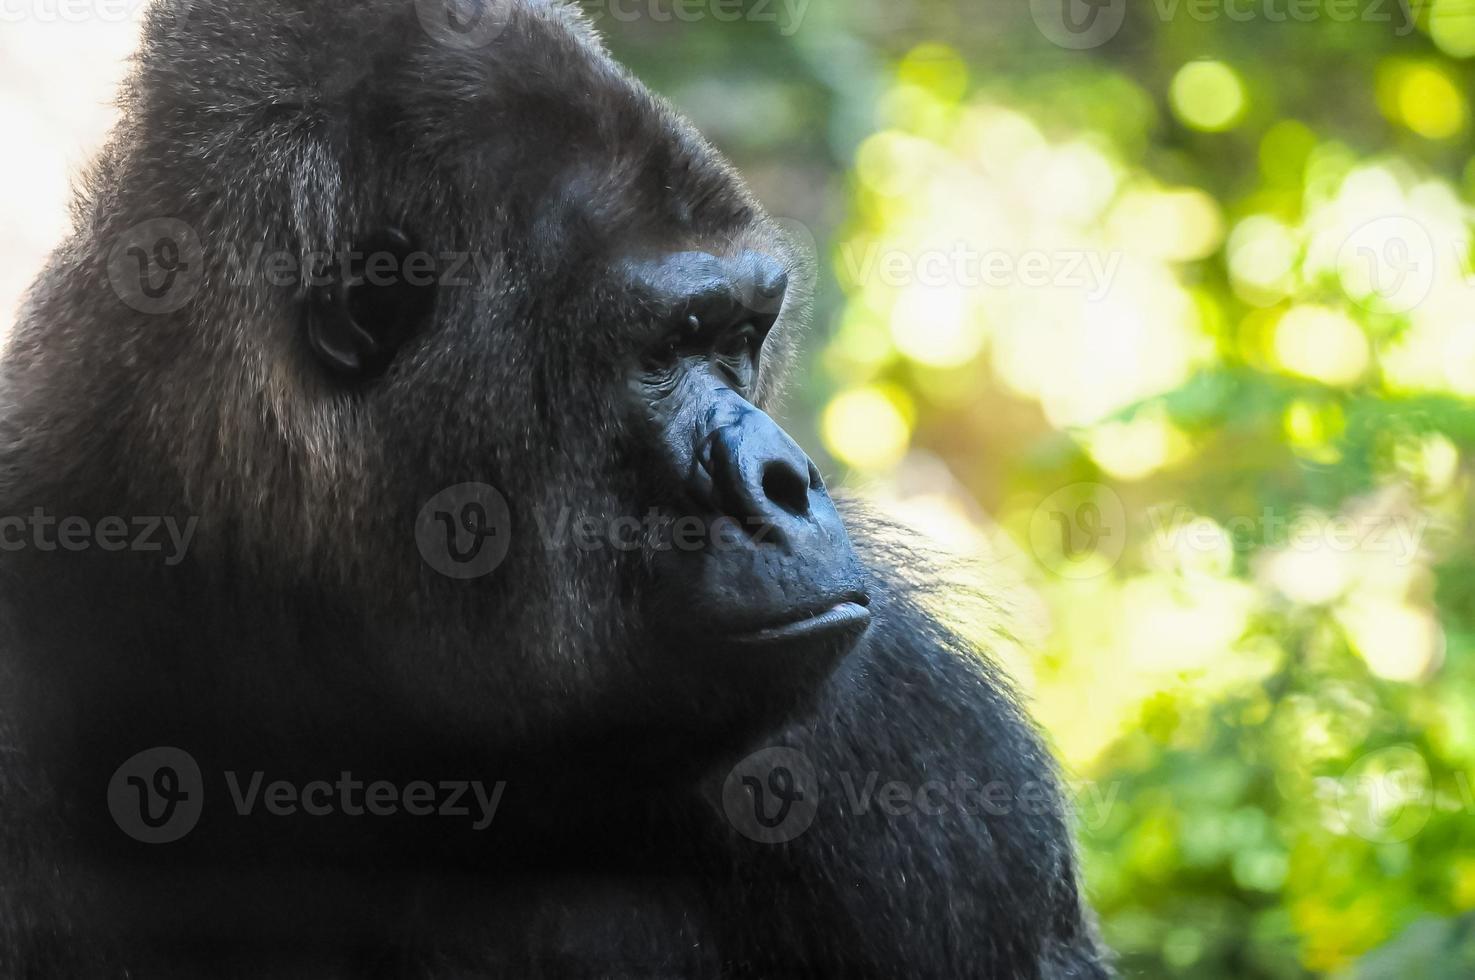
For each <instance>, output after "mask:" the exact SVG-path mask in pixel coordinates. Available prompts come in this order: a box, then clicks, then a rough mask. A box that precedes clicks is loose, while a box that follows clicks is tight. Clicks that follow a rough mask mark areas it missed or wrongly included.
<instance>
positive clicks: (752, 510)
mask: <svg viewBox="0 0 1475 980" xmlns="http://www.w3.org/2000/svg"><path fill="white" fill-rule="evenodd" d="M634 278H635V280H636V281H637V283H638V284H639V286H640V287H641V288H642V289H643V290H644V291H645V292H646V293H647V294H648V295H650V296H652V297H654V298H655V302H654V304H653V309H655V310H656V311H658V313H657V316H656V318H655V319H654V322H653V323H652V324H651V325H652V326H653V327H655V328H656V329H655V330H654V331H653V333H654V334H655V339H654V340H653V342H652V343H651V344H650V346H649V347H648V348H647V350H646V352H645V353H644V355H643V359H642V360H643V363H642V368H641V370H640V371H639V372H638V377H637V378H636V379H635V380H634V384H633V387H634V388H635V390H636V391H637V393H638V396H639V398H640V402H641V405H642V407H643V408H644V409H645V410H646V412H647V413H648V415H649V416H650V418H651V419H653V421H654V424H653V426H652V430H653V431H652V432H651V437H652V439H653V443H654V449H655V455H656V456H657V457H658V459H659V461H660V466H659V468H658V469H657V472H658V473H661V474H663V475H664V476H665V478H666V479H667V480H669V481H670V482H671V484H672V489H673V490H674V491H675V496H676V499H677V500H678V501H679V502H680V504H679V506H680V512H679V514H678V523H679V517H694V518H697V519H698V520H697V521H694V522H692V525H690V526H694V527H695V526H702V527H707V528H709V531H710V533H709V534H708V535H707V540H706V542H705V543H704V545H705V546H703V547H699V548H698V547H693V548H691V549H689V550H685V551H675V552H673V551H669V550H668V551H666V552H663V554H665V555H669V556H670V560H668V561H664V562H663V563H662V564H661V566H660V570H661V573H662V574H661V580H660V583H659V594H660V596H661V600H662V602H663V607H664V610H665V611H666V613H665V615H664V616H663V617H662V618H663V619H669V620H670V621H672V622H674V623H675V624H676V625H677V626H678V627H681V628H684V629H685V631H686V633H687V636H688V637H689V638H691V639H692V640H694V641H695V640H697V638H699V637H701V638H705V642H706V643H708V644H710V645H711V646H713V647H714V648H717V649H719V650H721V651H722V653H721V654H720V656H721V657H724V658H737V659H739V660H741V659H745V658H748V659H754V658H759V657H760V656H761V654H762V653H763V652H764V651H775V652H779V653H781V654H782V656H783V657H784V658H785V659H787V660H788V661H790V662H792V661H794V660H800V659H802V658H803V657H805V656H806V655H810V654H812V653H813V651H814V649H815V648H816V647H817V646H824V645H827V644H829V643H830V641H840V642H842V643H843V642H845V641H851V640H854V638H855V637H856V636H857V635H859V633H860V632H861V631H863V630H864V629H865V627H866V625H867V624H868V622H869V619H870V615H869V613H868V612H867V611H866V608H865V607H866V605H867V604H868V603H869V599H868V597H867V596H866V595H865V593H864V591H863V590H862V588H861V581H860V572H859V568H858V566H857V562H856V559H855V555H854V553H853V552H852V550H851V546H850V541H849V538H848V537H847V535H846V533H845V529H844V527H843V526H842V525H841V523H840V517H839V515H838V514H837V513H836V512H835V508H834V505H833V504H831V502H830V499H829V495H828V494H827V493H826V491H825V486H824V482H823V480H822V479H821V478H820V475H819V471H818V469H816V468H815V465H814V464H813V463H812V462H810V460H809V458H808V457H807V456H805V455H804V451H803V450H802V449H800V448H799V446H798V445H797V444H795V442H794V440H793V439H791V438H790V437H789V436H788V434H787V433H785V432H784V431H783V430H782V429H781V428H779V427H778V425H777V424H776V423H775V422H774V421H773V420H772V419H771V418H770V417H769V416H768V415H767V414H765V413H764V412H763V411H762V410H761V409H759V408H757V407H756V406H755V405H754V404H753V401H754V400H755V399H756V390H757V388H756V380H757V375H758V372H759V365H760V363H761V360H762V356H763V346H764V342H765V340H766V339H767V337H768V335H769V333H770V332H771V331H772V329H773V327H774V324H775V322H776V321H777V318H778V313H779V311H781V309H782V303H783V297H784V294H785V292H786V290H787V286H788V270H787V268H786V267H785V266H784V265H783V264H782V263H780V262H779V261H777V260H776V259H774V258H772V257H770V256H768V255H765V254H763V253H761V252H753V251H745V252H742V253H739V254H737V255H732V256H724V257H721V258H719V257H717V256H714V255H711V254H708V253H705V252H684V253H676V254H667V255H663V256H660V257H659V258H657V259H655V260H652V261H650V262H647V263H643V264H641V265H639V266H637V267H636V268H635V271H634ZM772 666H773V667H774V669H777V665H772Z"/></svg>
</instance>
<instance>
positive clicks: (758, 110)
mask: <svg viewBox="0 0 1475 980" xmlns="http://www.w3.org/2000/svg"><path fill="white" fill-rule="evenodd" d="M139 6H140V2H139V0H112V2H111V3H109V2H108V0H24V2H20V3H19V5H17V4H16V3H12V4H10V5H7V6H6V7H5V8H4V13H3V14H0V126H3V129H4V131H6V132H9V133H10V134H12V135H11V138H10V140H11V141H10V145H9V146H8V147H7V148H6V150H5V152H4V154H3V155H0V186H3V187H4V193H3V199H0V219H3V223H4V226H5V227H7V228H8V229H9V233H8V235H7V237H6V240H5V242H4V243H3V244H0V259H3V261H0V308H3V309H4V310H5V311H6V314H7V315H6V317H5V319H4V321H3V322H4V323H6V324H8V323H9V322H11V319H12V318H13V314H14V311H15V309H16V308H17V304H18V303H19V301H20V296H21V293H22V291H23V290H24V288H25V286H26V284H27V282H28V280H29V279H30V277H31V276H32V275H33V274H34V272H35V270H36V269H37V268H38V266H39V264H40V263H41V261H42V258H43V256H44V254H45V252H46V250H47V249H49V248H50V247H52V246H53V245H54V244H56V243H57V242H58V241H59V239H60V237H61V235H62V233H63V230H64V228H65V216H66V203H67V198H68V184H69V181H70V179H71V178H72V177H73V176H74V175H75V172H76V169H77V168H78V166H79V165H80V164H81V163H83V162H84V161H85V160H86V159H87V158H88V157H89V156H90V154H91V153H92V152H94V151H95V150H96V148H97V147H98V146H99V145H100V142H101V140H102V138H103V135H104V133H105V132H106V128H107V126H108V124H109V120H110V119H111V117H112V109H111V106H110V99H111V93H112V90H113V87H114V86H115V84H116V80H117V79H118V77H120V76H121V74H122V73H123V71H124V70H125V68H126V65H125V58H126V56H127V54H128V52H129V51H130V49H131V47H132V45H133V42H134V38H135V33H136V18H137V10H138V8H139ZM584 6H585V7H586V9H587V10H588V11H589V12H590V14H591V16H593V17H594V18H595V19H596V20H597V21H598V22H599V26H600V28H601V29H602V30H603V31H604V33H605V34H606V35H607V36H608V38H609V40H610V43H611V45H612V47H613V48H614V49H615V51H616V53H617V55H618V56H619V57H621V58H622V59H623V60H625V61H626V62H628V63H629V64H630V65H631V66H632V67H633V68H634V69H635V70H636V72H637V74H639V75H640V76H641V77H643V78H644V79H646V80H647V81H648V82H649V83H650V84H651V85H652V87H654V88H655V89H656V90H658V91H660V92H661V93H663V94H665V95H666V96H668V97H669V98H670V99H671V100H672V101H674V102H675V103H676V104H677V105H678V106H679V107H680V108H682V109H683V110H684V111H686V112H687V113H688V114H690V115H691V116H692V117H693V118H694V119H695V120H696V121H697V122H698V124H699V125H700V126H701V127H702V128H703V129H704V130H705V131H706V132H707V133H708V134H709V135H710V136H711V138H712V139H713V140H714V142H716V143H717V144H718V145H719V146H720V147H721V148H722V149H723V150H724V151H726V152H727V153H728V154H729V155H730V156H731V157H732V158H733V159H734V160H735V161H736V162H737V163H738V165H739V166H740V168H741V169H742V170H743V171H744V172H745V173H746V174H747V175H748V176H749V178H750V180H751V182H752V184H753V185H754V188H755V190H756V191H757V192H758V194H759V196H760V197H761V198H762V199H763V200H764V201H765V203H766V204H767V205H768V206H769V208H770V210H771V211H772V212H773V213H774V214H775V215H776V216H779V217H780V218H781V219H782V220H783V221H784V223H785V225H786V226H787V227H788V228H789V229H790V230H791V231H792V232H793V233H795V234H797V235H799V236H801V237H804V238H806V239H807V240H808V241H809V242H811V243H812V244H813V246H814V248H815V249H816V253H817V255H818V257H819V261H820V265H821V270H822V276H821V284H820V303H819V310H818V315H817V317H816V319H815V322H814V325H813V327H812V335H811V343H810V348H809V357H808V359H807V361H806V363H805V365H804V368H803V371H802V376H801V377H800V378H799V379H797V381H798V382H799V383H797V384H796V385H795V386H794V388H793V391H792V394H791V396H790V398H789V401H788V403H787V406H786V416H787V417H786V422H787V423H788V424H789V425H790V427H791V429H792V430H793V431H795V432H796V433H797V434H798V435H799V436H800V437H801V440H802V441H803V442H804V443H805V445H806V447H807V448H808V449H810V451H811V452H813V453H815V454H817V455H818V456H820V457H822V458H823V459H824V460H825V461H826V471H827V473H829V474H831V476H832V481H833V482H835V483H838V484H840V485H842V486H843V487H845V488H846V489H847V490H848V492H850V493H852V494H855V495H860V496H863V497H865V498H867V499H869V500H870V501H872V502H873V503H874V505H875V506H876V507H877V508H879V509H880V510H882V511H883V512H885V513H887V514H889V515H891V516H892V517H894V518H895V519H896V520H898V521H900V522H902V523H904V524H906V525H909V526H911V527H913V528H916V529H917V530H919V531H920V532H921V533H923V534H925V535H927V536H928V540H929V541H930V542H932V547H934V548H935V549H936V550H937V551H938V552H939V553H944V554H947V555H950V556H952V557H954V558H955V559H956V560H957V562H958V563H959V567H960V568H961V569H963V571H964V572H965V573H966V574H968V575H969V576H971V577H974V578H975V579H977V580H979V581H982V582H984V583H985V585H986V589H987V594H988V596H989V603H988V606H989V608H987V609H985V610H983V611H982V612H981V613H980V614H978V615H971V616H967V617H965V618H966V619H967V620H968V622H969V623H970V626H969V628H970V629H973V630H974V631H975V632H976V634H977V638H978V640H979V642H980V643H981V644H986V645H987V646H988V647H989V648H991V649H992V650H993V651H994V652H995V655H996V656H997V657H998V658H999V659H1000V660H1001V661H1002V662H1003V663H1004V664H1005V665H1006V666H1007V668H1008V670H1009V671H1010V672H1011V673H1012V675H1013V676H1014V677H1015V678H1016V680H1017V682H1018V684H1019V686H1020V688H1021V691H1022V692H1023V694H1024V695H1025V696H1026V697H1027V698H1028V700H1029V703H1030V706H1031V708H1032V710H1033V711H1034V713H1035V715H1036V717H1038V718H1039V720H1040V722H1041V724H1042V725H1043V726H1044V727H1045V728H1046V729H1047V731H1048V732H1049V733H1050V736H1051V738H1052V739H1053V741H1054V743H1055V745H1056V747H1057V749H1058V751H1059V753H1060V755H1061V757H1062V758H1063V760H1064V763H1065V766H1066V770H1067V773H1068V776H1069V778H1070V780H1071V782H1072V786H1073V789H1074V791H1075V793H1076V797H1077V802H1078V806H1077V819H1078V825H1079V830H1080V834H1081V839H1082V844H1083V848H1084V850H1085V865H1086V876H1087V885H1088V888H1089V891H1090V895H1091V897H1092V900H1093V902H1094V903H1095V905H1096V907H1097V908H1098V909H1099V911H1100V914H1101V918H1102V927H1103V930H1104V932H1105V934H1106V937H1107V939H1108V941H1109V942H1110V944H1111V945H1112V946H1113V947H1114V948H1115V949H1116V950H1118V952H1119V954H1120V957H1121V965H1122V968H1123V972H1124V973H1126V974H1127V975H1130V976H1139V977H1177V976H1192V977H1196V978H1220V977H1226V978H1227V977H1236V978H1238V977H1276V978H1279V977H1303V976H1338V977H1342V976H1350V977H1361V978H1415V977H1416V978H1440V977H1450V978H1454V977H1461V978H1467V977H1472V976H1475V530H1472V519H1475V496H1472V488H1471V482H1472V475H1475V467H1472V452H1475V251H1472V247H1471V235H1472V224H1471V219H1472V209H1471V203H1472V201H1475V156H1472V151H1475V141H1472V134H1475V118H1472V102H1471V98H1472V95H1475V85H1472V84H1471V83H1472V81H1475V0H1432V2H1431V0H1423V2H1420V3H1419V4H1418V5H1412V0H1130V2H1128V0H1091V2H1089V3H1088V2H1085V0H1007V2H1006V0H987V2H979V0H969V2H963V0H845V2H843V3H842V2H841V0H587V2H586V3H585V4H584Z"/></svg>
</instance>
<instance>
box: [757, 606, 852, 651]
mask: <svg viewBox="0 0 1475 980" xmlns="http://www.w3.org/2000/svg"><path fill="white" fill-rule="evenodd" d="M864 601H865V600H864V598H863V597H854V598H848V599H845V600H842V601H840V602H837V603H835V604H834V605H833V606H830V607H829V608H828V609H826V610H824V611H823V612H820V613H816V614H814V615H809V616H804V617H803V618H801V619H796V620H794V621H792V622H788V623H781V624H779V625H777V626H765V627H764V628H762V629H758V630H754V631H752V632H751V633H743V634H741V635H739V636H737V637H735V639H736V640H737V642H739V643H742V644H744V645H745V646H764V645H768V644H772V643H788V642H792V641H794V640H819V639H824V638H829V637H833V636H837V635H840V634H842V633H855V634H857V635H858V634H860V633H861V632H864V630H865V628H866V627H867V626H869V625H870V622H871V611H870V610H869V609H867V608H866V607H865V605H863V603H864Z"/></svg>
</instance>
